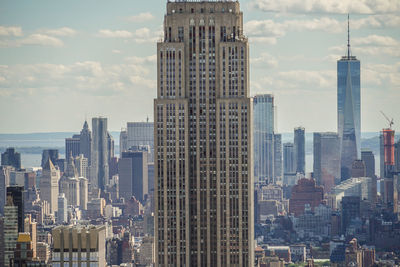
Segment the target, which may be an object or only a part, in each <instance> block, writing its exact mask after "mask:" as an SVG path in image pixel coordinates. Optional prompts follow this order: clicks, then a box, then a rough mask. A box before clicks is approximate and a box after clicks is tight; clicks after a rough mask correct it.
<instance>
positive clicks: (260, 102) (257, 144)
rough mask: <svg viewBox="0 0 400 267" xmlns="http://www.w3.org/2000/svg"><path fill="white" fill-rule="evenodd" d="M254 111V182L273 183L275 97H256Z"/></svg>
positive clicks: (266, 95)
mask: <svg viewBox="0 0 400 267" xmlns="http://www.w3.org/2000/svg"><path fill="white" fill-rule="evenodd" d="M253 110H254V117H253V122H254V133H253V136H254V137H253V138H254V141H253V142H254V180H255V182H263V181H267V182H272V181H273V178H274V167H273V166H274V96H273V95H270V94H264V95H256V96H254V99H253Z"/></svg>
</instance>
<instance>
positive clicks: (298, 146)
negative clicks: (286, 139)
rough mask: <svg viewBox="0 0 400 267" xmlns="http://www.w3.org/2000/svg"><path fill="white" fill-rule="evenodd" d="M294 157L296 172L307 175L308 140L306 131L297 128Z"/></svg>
mask: <svg viewBox="0 0 400 267" xmlns="http://www.w3.org/2000/svg"><path fill="white" fill-rule="evenodd" d="M294 157H295V164H296V165H295V166H296V172H297V173H302V174H305V171H306V170H305V169H306V138H305V129H304V128H303V127H297V128H295V129H294Z"/></svg>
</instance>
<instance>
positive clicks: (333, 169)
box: [313, 132, 340, 193]
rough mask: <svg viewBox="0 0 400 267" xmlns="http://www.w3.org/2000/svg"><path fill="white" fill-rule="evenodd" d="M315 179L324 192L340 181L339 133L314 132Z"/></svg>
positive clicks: (327, 191)
mask: <svg viewBox="0 0 400 267" xmlns="http://www.w3.org/2000/svg"><path fill="white" fill-rule="evenodd" d="M313 169H314V179H315V180H316V181H317V184H318V185H321V186H323V187H324V192H325V193H329V192H330V191H331V189H332V188H333V187H334V186H335V185H336V184H339V183H340V140H339V136H338V134H337V133H329V132H327V133H314V167H313Z"/></svg>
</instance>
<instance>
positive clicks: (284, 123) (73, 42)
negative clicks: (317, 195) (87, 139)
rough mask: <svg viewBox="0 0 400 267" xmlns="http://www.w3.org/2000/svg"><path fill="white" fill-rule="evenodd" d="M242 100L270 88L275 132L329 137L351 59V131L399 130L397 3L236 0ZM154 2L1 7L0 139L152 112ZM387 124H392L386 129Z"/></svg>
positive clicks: (157, 33)
mask: <svg viewBox="0 0 400 267" xmlns="http://www.w3.org/2000/svg"><path fill="white" fill-rule="evenodd" d="M240 3H241V8H242V10H243V12H244V20H245V25H244V32H245V34H246V35H247V36H248V37H249V42H250V55H251V60H250V64H251V71H250V73H251V74H250V75H251V79H250V85H251V88H250V89H251V94H252V95H254V94H256V93H273V94H274V95H275V102H276V105H277V106H278V108H277V111H278V115H277V118H278V123H277V127H278V131H280V132H290V131H292V130H293V128H294V127H296V126H299V125H302V126H304V127H305V128H306V131H309V132H312V131H335V130H336V60H337V59H339V58H340V56H341V55H344V54H345V52H346V42H347V33H346V30H347V12H350V17H351V21H350V25H351V26H350V27H351V43H352V54H353V55H355V56H357V58H358V59H360V60H361V90H362V130H363V131H379V130H380V129H381V128H383V127H386V121H385V119H384V118H383V117H382V115H381V114H380V112H379V111H380V110H383V111H384V112H385V113H387V114H388V115H389V116H390V117H393V118H394V120H395V129H398V130H400V127H398V126H397V125H399V124H400V75H399V74H400V1H398V0H341V1H332V0H307V1H304V0H246V1H240ZM165 4H166V1H165V0H148V1H137V0H130V1H128V0H115V1H107V0H96V1H94V0H84V1H82V0H80V1H78V0H71V1H54V0H37V1H32V0H20V1H9V0H3V1H1V3H0V121H1V123H0V133H22V132H45V131H78V130H79V129H80V128H81V126H82V122H83V120H84V119H85V118H90V117H92V116H100V115H102V116H106V117H108V118H109V128H110V130H119V129H120V128H121V127H124V126H125V125H126V122H127V121H143V120H145V119H146V117H147V116H149V117H150V119H151V118H152V117H153V108H152V104H153V99H154V97H155V92H156V88H155V85H156V70H155V64H156V61H155V60H156V57H155V52H156V42H157V40H159V39H160V38H161V36H162V21H163V14H164V10H165ZM396 122H397V125H396Z"/></svg>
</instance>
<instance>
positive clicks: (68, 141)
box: [65, 134, 81, 158]
mask: <svg viewBox="0 0 400 267" xmlns="http://www.w3.org/2000/svg"><path fill="white" fill-rule="evenodd" d="M80 143H81V139H80V135H79V134H75V135H74V136H72V138H65V156H66V157H69V156H70V155H72V156H73V157H74V158H75V157H77V156H79V154H80V153H81V152H80Z"/></svg>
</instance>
